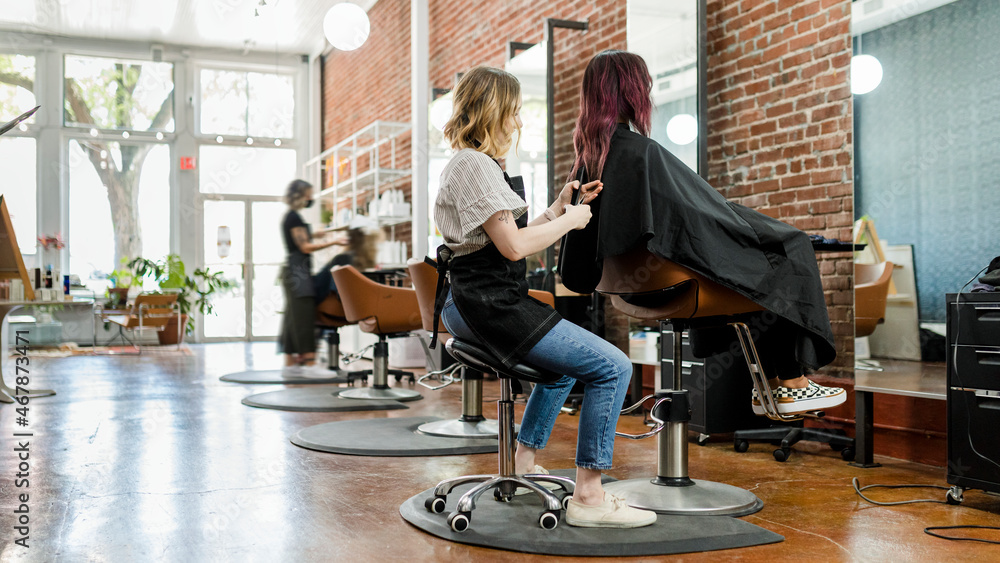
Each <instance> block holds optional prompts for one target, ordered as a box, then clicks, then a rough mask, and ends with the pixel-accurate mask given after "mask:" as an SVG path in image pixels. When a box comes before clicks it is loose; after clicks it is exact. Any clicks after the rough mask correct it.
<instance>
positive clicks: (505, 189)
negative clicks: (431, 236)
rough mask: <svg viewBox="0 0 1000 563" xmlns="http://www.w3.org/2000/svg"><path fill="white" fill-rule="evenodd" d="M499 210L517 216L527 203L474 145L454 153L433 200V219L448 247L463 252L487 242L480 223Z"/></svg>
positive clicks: (483, 245)
mask: <svg viewBox="0 0 1000 563" xmlns="http://www.w3.org/2000/svg"><path fill="white" fill-rule="evenodd" d="M503 210H506V211H511V212H512V213H513V214H514V218H515V219H517V218H518V217H520V216H521V215H523V214H524V213H526V212H527V210H528V207H527V205H525V203H524V200H522V199H521V198H520V197H518V195H517V194H516V193H514V191H513V190H511V189H510V186H508V185H507V182H506V181H505V180H504V179H503V171H501V170H500V167H499V166H497V164H496V162H493V159H491V158H490V157H488V156H486V155H485V154H483V153H481V152H479V151H477V150H474V149H462V150H460V151H458V152H457V153H455V156H453V157H452V158H451V160H450V161H448V164H447V165H445V167H444V171H443V172H441V186H440V189H439V191H438V195H437V201H436V202H435V203H434V222H435V223H436V224H437V228H438V230H439V231H441V234H442V235H443V236H444V243H445V244H446V245H447V246H448V248H450V249H451V250H452V252H454V253H455V256H464V255H466V254H472V253H473V252H475V251H477V250H479V249H481V248H483V247H485V246H486V245H488V244H489V243H490V237H489V235H488V234H486V230H485V229H483V223H485V222H486V220H487V219H489V218H490V217H492V216H493V215H494V214H495V213H496V212H498V211H503Z"/></svg>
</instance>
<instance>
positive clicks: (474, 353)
mask: <svg viewBox="0 0 1000 563" xmlns="http://www.w3.org/2000/svg"><path fill="white" fill-rule="evenodd" d="M445 348H446V349H447V350H448V353H449V354H451V355H452V356H454V358H455V359H456V360H458V361H460V362H462V363H464V364H467V365H468V366H469V367H473V368H476V369H479V370H482V371H486V372H494V371H495V372H496V373H497V375H499V376H500V377H506V378H510V379H521V380H524V381H530V382H532V383H541V384H545V383H555V382H556V381H558V380H559V379H561V378H562V374H557V373H555V372H551V371H548V370H544V369H541V368H537V367H534V366H529V365H527V364H523V363H518V364H516V365H514V367H512V368H505V367H504V365H503V362H501V361H500V359H499V358H497V357H496V356H494V355H493V354H491V353H490V352H489V351H488V350H486V348H484V347H482V346H478V345H476V344H471V343H469V342H468V341H467V340H459V339H457V338H451V339H450V340H448V342H447V343H446V344H445Z"/></svg>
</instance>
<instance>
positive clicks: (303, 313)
mask: <svg viewBox="0 0 1000 563" xmlns="http://www.w3.org/2000/svg"><path fill="white" fill-rule="evenodd" d="M295 227H305V229H306V233H307V234H310V235H311V232H310V229H309V225H307V224H306V222H305V221H303V220H302V216H301V215H299V213H298V212H297V211H294V210H290V211H289V212H288V213H287V214H286V215H285V218H284V220H283V221H282V222H281V232H282V235H283V236H284V240H285V249H286V250H287V251H288V262H287V264H285V267H284V268H282V270H281V286H282V288H283V289H284V292H285V314H284V318H283V319H282V322H281V335H280V336H279V338H278V352H279V353H281V352H283V353H285V354H308V353H312V352H315V351H316V337H315V334H314V325H315V324H316V300H315V295H316V290H315V287H314V284H313V278H312V272H311V270H312V256H311V255H309V254H306V253H305V252H302V251H301V250H299V246H298V245H297V244H295V239H294V238H293V237H292V229H294V228H295Z"/></svg>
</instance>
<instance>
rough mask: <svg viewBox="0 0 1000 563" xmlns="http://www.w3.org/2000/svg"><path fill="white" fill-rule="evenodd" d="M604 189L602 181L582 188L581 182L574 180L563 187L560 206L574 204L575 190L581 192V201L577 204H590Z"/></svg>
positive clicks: (589, 183) (590, 183) (596, 181)
mask: <svg viewBox="0 0 1000 563" xmlns="http://www.w3.org/2000/svg"><path fill="white" fill-rule="evenodd" d="M602 189H604V184H603V183H601V181H600V180H594V181H593V182H588V183H586V184H584V185H583V187H582V188H581V187H580V182H579V181H577V180H573V181H572V182H570V183H568V184H566V185H565V186H563V189H562V191H561V192H559V205H560V206H561V207H565V206H567V205H570V204H572V203H573V192H574V191H575V190H580V199H579V200H578V201H577V203H590V202H591V201H593V200H594V198H595V197H597V194H599V193H601V190H602Z"/></svg>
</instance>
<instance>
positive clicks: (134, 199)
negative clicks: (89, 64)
mask: <svg viewBox="0 0 1000 563" xmlns="http://www.w3.org/2000/svg"><path fill="white" fill-rule="evenodd" d="M68 154H69V241H68V242H69V244H68V247H69V250H70V271H72V272H74V273H77V274H79V275H80V279H81V280H82V281H83V283H84V284H85V285H87V286H88V287H90V288H91V289H93V290H94V291H95V292H97V293H98V294H103V293H104V290H105V288H106V287H107V284H108V281H107V276H108V274H109V273H110V272H111V271H112V270H114V269H115V268H116V267H117V266H118V262H119V260H121V258H135V257H137V256H143V257H145V258H149V259H152V260H156V259H160V258H162V257H163V256H165V255H166V254H167V253H169V251H170V211H171V210H170V184H169V178H170V148H169V146H168V145H165V144H155V143H120V142H116V141H111V142H100V141H90V140H77V139H72V140H70V141H69V147H68Z"/></svg>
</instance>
